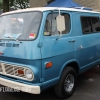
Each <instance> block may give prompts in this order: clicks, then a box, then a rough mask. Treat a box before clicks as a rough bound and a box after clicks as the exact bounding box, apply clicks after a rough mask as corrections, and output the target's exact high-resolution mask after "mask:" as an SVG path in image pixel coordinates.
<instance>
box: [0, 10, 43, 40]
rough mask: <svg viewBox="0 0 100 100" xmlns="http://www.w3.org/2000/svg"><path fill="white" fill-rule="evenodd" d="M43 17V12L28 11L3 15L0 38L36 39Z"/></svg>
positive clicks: (0, 18) (0, 20)
mask: <svg viewBox="0 0 100 100" xmlns="http://www.w3.org/2000/svg"><path fill="white" fill-rule="evenodd" d="M41 17H42V13H41V12H26V13H17V14H11V15H5V16H1V17H0V39H18V40H32V39H35V38H36V37H37V34H38V30H39V26H40V22H41Z"/></svg>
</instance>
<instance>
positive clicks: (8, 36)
mask: <svg viewBox="0 0 100 100" xmlns="http://www.w3.org/2000/svg"><path fill="white" fill-rule="evenodd" d="M6 38H9V39H13V40H15V41H17V42H20V41H19V40H18V39H15V38H13V37H11V36H7V37H6Z"/></svg>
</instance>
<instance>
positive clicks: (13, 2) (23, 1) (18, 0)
mask: <svg viewBox="0 0 100 100" xmlns="http://www.w3.org/2000/svg"><path fill="white" fill-rule="evenodd" d="M4 3H5V2H4ZM9 7H10V8H14V9H25V8H29V7H30V6H29V0H9ZM2 9H3V0H0V10H2Z"/></svg>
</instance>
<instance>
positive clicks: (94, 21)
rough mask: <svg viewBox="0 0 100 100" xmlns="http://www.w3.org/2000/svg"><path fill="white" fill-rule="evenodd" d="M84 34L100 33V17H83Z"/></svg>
mask: <svg viewBox="0 0 100 100" xmlns="http://www.w3.org/2000/svg"><path fill="white" fill-rule="evenodd" d="M81 24H82V31H83V34H91V33H96V32H100V19H99V17H81Z"/></svg>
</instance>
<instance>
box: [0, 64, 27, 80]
mask: <svg viewBox="0 0 100 100" xmlns="http://www.w3.org/2000/svg"><path fill="white" fill-rule="evenodd" d="M27 69H28V68H26V67H21V66H15V65H10V64H4V63H1V64H0V74H4V75H7V76H11V77H16V78H21V79H25V80H28V79H27V78H26V77H25V75H24V74H19V73H18V70H22V71H24V72H25V70H27Z"/></svg>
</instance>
